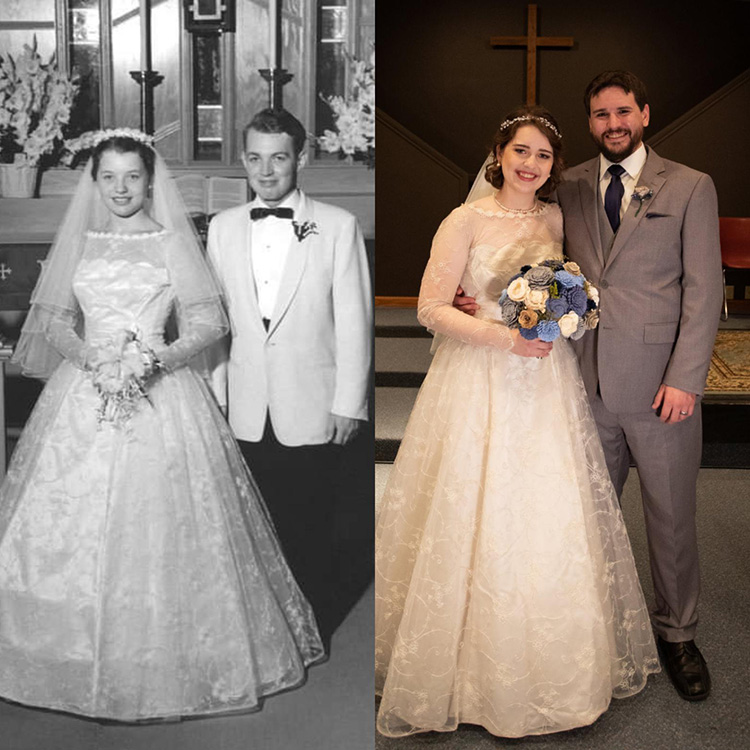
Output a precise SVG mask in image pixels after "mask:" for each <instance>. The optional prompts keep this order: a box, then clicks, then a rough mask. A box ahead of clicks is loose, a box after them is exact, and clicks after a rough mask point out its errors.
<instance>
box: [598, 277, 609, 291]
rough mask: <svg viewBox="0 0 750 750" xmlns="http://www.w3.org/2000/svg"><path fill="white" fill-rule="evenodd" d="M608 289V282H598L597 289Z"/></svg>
mask: <svg viewBox="0 0 750 750" xmlns="http://www.w3.org/2000/svg"><path fill="white" fill-rule="evenodd" d="M608 288H609V282H608V281H605V280H604V279H602V280H601V281H600V282H599V289H608Z"/></svg>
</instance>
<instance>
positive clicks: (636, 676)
mask: <svg viewBox="0 0 750 750" xmlns="http://www.w3.org/2000/svg"><path fill="white" fill-rule="evenodd" d="M495 144H496V154H497V161H498V162H499V165H498V163H495V164H494V165H493V166H492V167H491V170H492V174H491V175H490V177H491V181H492V183H493V184H494V185H495V187H497V188H499V189H498V190H497V191H495V192H494V193H493V194H492V195H489V196H487V197H484V198H482V199H480V200H478V201H475V202H473V203H469V204H464V205H462V206H460V207H459V208H457V209H455V210H454V211H453V212H452V213H451V214H450V215H449V216H448V217H447V218H446V219H445V220H444V222H443V223H442V225H441V226H440V228H439V230H438V232H437V234H436V235H435V239H434V243H433V246H432V252H431V255H430V260H429V262H428V264H427V268H426V270H425V273H424V277H423V280H422V287H421V290H420V296H419V313H418V314H419V319H420V321H421V322H422V324H423V325H425V326H426V327H428V328H429V329H431V330H432V331H434V332H435V333H436V334H438V335H439V341H440V343H439V345H438V346H437V349H436V351H435V354H434V359H433V362H432V364H431V366H430V368H429V371H428V373H427V376H426V378H425V381H424V384H423V386H422V388H421V390H420V393H419V396H418V398H417V401H416V404H415V406H414V410H413V412H412V414H411V417H410V419H409V423H408V426H407V429H406V433H405V435H404V438H403V441H402V443H401V448H400V450H399V453H398V456H397V458H396V461H395V463H394V466H393V468H392V471H391V474H390V477H389V480H388V483H387V486H386V488H385V492H384V496H383V499H382V504H381V510H380V513H379V517H378V523H377V534H376V622H375V636H376V687H377V691H378V693H379V694H380V695H381V696H382V697H381V701H380V707H379V712H378V718H377V727H378V730H379V731H380V732H381V733H383V734H386V735H390V736H400V735H406V734H410V733H414V732H422V731H429V730H437V731H450V730H453V729H456V727H457V726H458V724H459V723H463V722H465V723H472V724H479V725H482V726H483V727H485V728H486V729H487V730H488V731H490V732H491V733H493V734H495V735H499V736H504V737H520V736H523V735H530V734H543V733H548V732H555V731H561V730H566V729H571V728H573V727H578V726H582V725H586V724H590V723H592V722H593V721H595V720H596V718H597V717H598V716H600V715H601V714H602V713H603V712H604V711H605V710H606V709H607V707H608V705H609V703H610V700H611V698H612V697H613V696H614V697H624V696H629V695H633V694H634V693H637V692H638V691H640V690H642V689H643V688H644V687H645V685H646V678H647V676H648V674H650V673H653V672H657V671H659V663H658V657H657V652H656V648H655V646H654V640H653V635H652V631H651V625H650V622H649V616H648V611H647V608H646V604H645V602H644V598H643V593H642V591H641V587H640V584H639V581H638V577H637V573H636V568H635V564H634V562H633V557H632V552H631V549H630V544H629V541H628V536H627V533H626V530H625V526H624V524H623V520H622V516H621V512H620V508H619V505H618V502H617V499H616V496H615V492H614V489H613V487H612V485H611V483H610V480H609V477H608V473H607V468H606V465H605V461H604V455H603V453H602V449H601V445H600V443H599V439H598V436H597V432H596V426H595V424H594V422H593V419H592V417H591V413H590V410H589V405H588V402H587V398H586V393H585V391H584V387H583V384H582V381H581V378H580V374H579V371H578V365H577V362H576V358H575V355H574V353H573V351H572V349H571V347H570V344H569V343H568V342H567V341H566V340H564V339H558V340H556V341H555V342H554V345H553V344H545V343H543V342H541V341H538V340H535V341H526V340H524V339H522V338H520V337H518V332H517V331H511V330H510V329H508V328H507V327H506V326H505V325H504V324H503V323H502V321H501V311H500V307H499V305H498V304H497V300H498V298H499V296H500V294H501V292H502V290H503V289H504V288H505V286H507V283H508V281H509V279H510V278H511V277H512V276H513V275H514V274H516V273H517V272H518V271H519V269H520V267H521V266H522V265H525V264H533V263H537V262H540V261H542V260H544V259H546V258H552V257H554V258H562V250H563V247H562V238H563V231H562V215H561V212H560V209H559V207H558V206H557V205H555V204H552V203H545V202H542V201H540V200H538V196H540V195H549V194H550V192H551V191H552V189H553V188H554V185H555V184H556V182H557V181H558V180H559V177H560V173H561V167H562V160H561V157H560V146H561V139H560V136H559V132H558V128H557V125H556V124H555V122H554V120H553V119H552V116H551V115H550V114H549V113H548V112H547V111H546V110H543V109H541V108H528V107H523V108H519V109H518V110H517V111H515V112H514V113H512V114H510V115H509V116H508V118H506V120H505V121H504V122H503V124H502V125H501V127H500V129H499V131H498V134H497V136H496V140H495ZM490 177H488V179H490ZM459 285H460V286H461V287H463V289H464V290H465V291H466V293H467V294H468V295H469V296H473V297H476V299H477V302H478V303H479V305H480V310H479V312H478V313H477V315H476V317H471V316H469V315H466V314H464V313H462V312H460V311H458V310H456V309H455V308H453V306H452V301H453V298H454V295H455V293H456V289H457V287H458V286H459Z"/></svg>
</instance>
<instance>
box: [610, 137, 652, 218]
mask: <svg viewBox="0 0 750 750" xmlns="http://www.w3.org/2000/svg"><path fill="white" fill-rule="evenodd" d="M646 156H648V154H647V152H646V147H645V146H644V145H643V144H642V143H641V145H640V146H638V148H637V149H636V150H635V151H633V153H632V154H630V156H628V157H627V158H626V159H623V160H622V161H621V162H614V161H610V160H609V159H607V158H606V157H605V156H604V154H599V195H600V197H601V201H602V204H603V203H604V194H605V193H606V192H607V187H608V186H609V181H610V180H611V179H612V175H611V174H610V173H609V172H608V171H607V170H608V169H609V168H610V167H611V166H612V165H613V164H619V165H620V166H621V167H622V168H623V169H624V170H625V174H623V175H621V176H620V181H621V182H622V186H623V188H624V189H625V192H624V193H623V196H622V201H621V202H620V219H622V217H623V216H625V212H626V211H627V210H628V206H629V205H630V201H631V200H632V199H633V190H635V187H636V185H637V184H638V179H639V177H640V176H641V172H642V171H643V165H644V164H645V163H646Z"/></svg>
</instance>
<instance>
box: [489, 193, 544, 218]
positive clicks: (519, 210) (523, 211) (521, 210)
mask: <svg viewBox="0 0 750 750" xmlns="http://www.w3.org/2000/svg"><path fill="white" fill-rule="evenodd" d="M493 197H494V199H495V203H497V205H498V206H500V208H502V209H503V211H507V212H508V213H511V214H530V213H531V212H532V211H536V210H537V209H538V208H539V203H537V201H536V200H534V205H533V206H532V207H531V208H508V207H507V206H504V205H503V204H502V203H500V201H499V200H498V199H497V195H494V196H493Z"/></svg>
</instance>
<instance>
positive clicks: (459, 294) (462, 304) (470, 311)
mask: <svg viewBox="0 0 750 750" xmlns="http://www.w3.org/2000/svg"><path fill="white" fill-rule="evenodd" d="M453 307H455V308H456V309H457V310H460V311H461V312H465V313H466V314H467V315H474V314H475V313H476V311H477V310H478V309H479V305H478V304H477V301H476V300H475V299H474V297H467V296H466V292H464V290H463V289H462V288H461V287H460V286H459V287H458V289H456V296H455V297H454V298H453Z"/></svg>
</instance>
